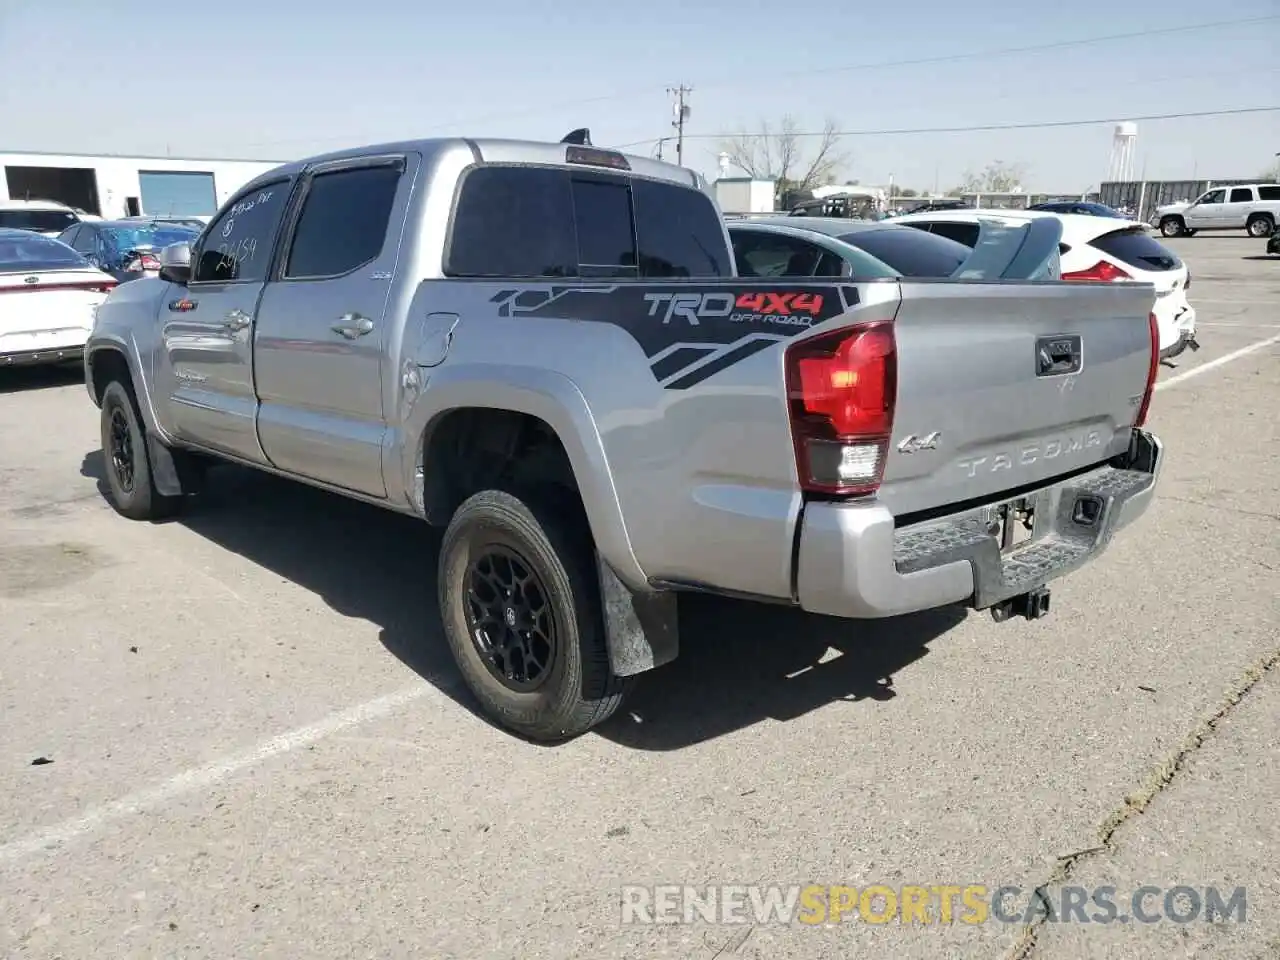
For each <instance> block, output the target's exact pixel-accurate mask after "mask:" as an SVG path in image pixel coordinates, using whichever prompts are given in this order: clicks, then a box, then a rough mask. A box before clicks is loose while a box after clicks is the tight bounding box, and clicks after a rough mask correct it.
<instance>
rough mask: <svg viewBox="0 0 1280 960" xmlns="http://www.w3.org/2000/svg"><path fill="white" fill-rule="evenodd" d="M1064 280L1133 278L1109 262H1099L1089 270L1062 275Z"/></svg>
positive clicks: (1073, 271)
mask: <svg viewBox="0 0 1280 960" xmlns="http://www.w3.org/2000/svg"><path fill="white" fill-rule="evenodd" d="M1062 279H1063V280H1103V281H1113V280H1132V279H1133V277H1132V276H1130V275H1129V274H1127V273H1125V272H1124V271H1123V270H1121V269H1120V268H1119V267H1117V266H1116V265H1115V264H1114V263H1110V262H1109V261H1107V260H1099V261H1098V262H1097V263H1095V264H1094V265H1093V266H1092V267H1090V268H1089V269H1088V270H1072V271H1071V272H1070V273H1064V274H1063V275H1062Z"/></svg>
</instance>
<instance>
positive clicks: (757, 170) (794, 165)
mask: <svg viewBox="0 0 1280 960" xmlns="http://www.w3.org/2000/svg"><path fill="white" fill-rule="evenodd" d="M807 140H813V141H815V142H814V143H813V145H812V146H810V145H809V144H807V143H805V142H804V141H807ZM839 142H840V137H839V135H838V134H837V133H836V125H835V123H834V122H833V121H830V120H828V121H827V123H826V125H825V126H824V127H823V128H822V133H821V134H820V135H819V136H816V137H802V136H801V134H800V127H799V125H798V124H797V123H796V121H795V119H794V118H793V117H791V116H784V117H783V118H782V119H781V120H780V121H778V123H777V124H776V125H772V126H771V125H770V124H769V122H768V121H767V120H766V121H761V123H760V132H759V133H748V132H747V131H745V130H744V131H742V132H741V133H739V134H737V135H736V136H734V137H732V138H731V139H729V140H726V141H725V142H724V143H723V144H721V147H720V149H721V150H722V151H723V152H725V153H727V154H728V155H729V160H730V162H731V163H733V165H734V166H736V167H740V168H741V169H742V170H743V171H745V172H746V174H747V176H749V177H753V178H755V179H757V180H772V181H773V182H774V198H775V199H776V200H778V201H781V203H782V205H783V206H784V207H787V206H790V205H791V204H793V203H795V202H797V201H798V200H800V199H803V198H805V197H806V195H808V194H809V193H810V191H812V190H813V188H814V187H819V186H822V185H823V184H827V183H831V182H832V181H833V180H834V179H835V172H836V169H837V168H838V167H839V166H840V165H841V163H843V162H844V157H842V156H841V155H840V153H839V151H838V150H837V147H838V146H839Z"/></svg>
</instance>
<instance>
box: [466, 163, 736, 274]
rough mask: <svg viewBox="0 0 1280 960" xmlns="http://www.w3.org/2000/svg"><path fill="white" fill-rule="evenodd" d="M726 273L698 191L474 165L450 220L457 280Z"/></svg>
mask: <svg viewBox="0 0 1280 960" xmlns="http://www.w3.org/2000/svg"><path fill="white" fill-rule="evenodd" d="M731 273H732V266H731V261H730V256H729V250H728V247H727V246H726V244H725V241H724V228H723V227H722V226H721V223H720V218H719V216H718V215H717V214H716V210H715V206H714V205H713V204H712V203H711V201H710V200H709V199H708V198H707V197H706V195H705V194H703V193H702V192H701V191H698V190H694V189H692V188H684V187H680V186H677V185H674V184H665V183H660V182H650V181H646V180H639V179H636V180H631V179H629V178H626V177H622V176H616V175H597V174H593V173H589V172H585V171H584V172H582V173H579V172H578V171H574V170H567V169H559V168H541V167H504V166H480V167H477V168H475V169H474V170H472V171H471V172H470V173H468V174H467V175H466V178H465V179H464V181H463V184H462V190H461V193H460V195H459V198H458V202H457V206H456V208H455V210H454V215H453V229H452V233H451V235H450V238H449V245H448V249H447V252H446V255H445V274H446V275H448V276H453V277H578V276H581V277H622V278H626V277H636V276H640V277H719V276H729V275H730V274H731Z"/></svg>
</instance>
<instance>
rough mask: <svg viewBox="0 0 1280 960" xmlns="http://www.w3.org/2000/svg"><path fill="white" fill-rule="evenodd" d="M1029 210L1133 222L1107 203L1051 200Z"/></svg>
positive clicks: (1032, 206)
mask: <svg viewBox="0 0 1280 960" xmlns="http://www.w3.org/2000/svg"><path fill="white" fill-rule="evenodd" d="M1027 209H1028V210H1040V211H1043V212H1045V213H1076V214H1080V215H1081V216H1085V217H1113V218H1116V219H1119V220H1131V219H1132V217H1128V216H1126V215H1125V214H1123V213H1121V212H1120V211H1119V210H1116V209H1114V208H1112V207H1108V206H1107V205H1106V204H1105V203H1093V202H1092V201H1088V200H1049V201H1047V202H1045V203H1033V204H1032V205H1031V206H1029V207H1028V208H1027Z"/></svg>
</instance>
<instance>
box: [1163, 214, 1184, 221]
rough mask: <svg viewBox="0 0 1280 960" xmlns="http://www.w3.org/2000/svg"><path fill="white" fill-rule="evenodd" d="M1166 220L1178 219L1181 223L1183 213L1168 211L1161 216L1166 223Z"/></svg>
mask: <svg viewBox="0 0 1280 960" xmlns="http://www.w3.org/2000/svg"><path fill="white" fill-rule="evenodd" d="M1166 220H1177V221H1178V222H1179V223H1182V222H1183V220H1182V214H1180V213H1166V214H1165V215H1164V216H1163V217H1161V218H1160V222H1161V223H1164V221H1166Z"/></svg>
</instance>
